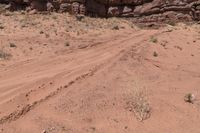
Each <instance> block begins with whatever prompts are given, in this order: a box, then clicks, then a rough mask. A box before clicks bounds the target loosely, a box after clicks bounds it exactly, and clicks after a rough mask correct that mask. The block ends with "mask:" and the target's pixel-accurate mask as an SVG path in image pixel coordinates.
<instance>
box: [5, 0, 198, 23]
mask: <svg viewBox="0 0 200 133" xmlns="http://www.w3.org/2000/svg"><path fill="white" fill-rule="evenodd" d="M4 1H8V2H9V3H10V6H9V9H10V10H17V9H28V10H33V9H35V10H38V11H45V10H46V11H60V12H70V13H72V14H84V15H91V16H101V17H112V16H117V17H120V16H121V17H134V18H143V17H144V18H145V19H148V21H155V20H156V19H157V20H156V21H162V20H163V19H167V18H171V19H182V20H187V21H190V20H200V1H199V0H4ZM155 18H156V19H155ZM145 19H143V20H144V21H146V20H145Z"/></svg>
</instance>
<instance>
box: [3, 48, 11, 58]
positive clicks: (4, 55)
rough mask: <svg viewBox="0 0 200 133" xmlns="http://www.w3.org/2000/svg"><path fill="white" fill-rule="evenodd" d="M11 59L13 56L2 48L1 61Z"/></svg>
mask: <svg viewBox="0 0 200 133" xmlns="http://www.w3.org/2000/svg"><path fill="white" fill-rule="evenodd" d="M10 57H11V54H9V53H7V52H5V50H4V49H3V48H2V49H0V59H3V60H6V59H9V58H10Z"/></svg>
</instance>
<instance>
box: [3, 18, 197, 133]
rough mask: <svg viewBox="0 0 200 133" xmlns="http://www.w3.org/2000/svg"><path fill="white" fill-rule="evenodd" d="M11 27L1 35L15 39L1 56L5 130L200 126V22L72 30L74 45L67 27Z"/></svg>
mask: <svg viewBox="0 0 200 133" xmlns="http://www.w3.org/2000/svg"><path fill="white" fill-rule="evenodd" d="M61 20H62V19H61ZM8 22H12V21H11V20H10V21H8ZM58 23H62V21H61V22H60V21H59V22H58ZM123 23H124V22H123ZM80 24H82V23H80ZM126 24H127V23H126ZM45 26H46V25H45ZM11 29H12V28H11ZM11 29H9V28H8V29H6V28H5V30H4V31H1V38H0V39H1V42H5V43H9V42H13V41H14V42H15V44H16V45H17V47H16V48H8V47H6V50H7V51H9V52H10V53H11V54H12V55H13V57H12V58H11V59H9V60H1V62H0V63H1V65H0V131H1V132H5V133H15V132H16V133H41V132H47V133H62V132H63V133H68V132H69V133H93V132H94V133H95V132H97V133H107V132H109V133H112V132H113V133H122V132H125V133H133V132H140V133H156V132H162V133H169V132H173V133H184V132H185V133H188V132H192V133H198V132H200V130H199V123H200V115H199V113H200V101H199V94H200V93H199V89H200V88H199V84H200V72H199V68H200V62H199V59H200V45H199V44H200V38H199V35H200V34H199V33H200V32H199V31H200V28H199V26H196V25H192V26H190V27H189V26H185V25H179V26H176V27H164V28H160V29H158V30H144V29H137V30H135V29H132V28H130V27H128V26H127V25H126V26H125V27H124V28H122V29H119V30H100V31H98V32H97V30H94V29H91V31H89V33H93V34H92V35H94V34H95V35H94V36H91V34H90V35H89V34H85V35H80V36H74V35H73V34H74V33H73V32H72V33H71V32H70V33H66V34H70V35H71V36H70V37H68V38H67V39H69V40H70V46H69V48H68V47H67V48H66V46H63V44H65V43H66V41H65V40H66V37H65V36H63V30H62V29H57V30H58V35H51V34H50V33H49V34H50V37H48V38H46V37H44V36H42V35H40V36H39V35H38V32H39V31H38V30H40V29H37V28H34V27H31V28H30V29H27V31H28V30H30V31H34V32H27V34H25V33H26V32H25V31H26V30H23V29H22V30H19V29H18V30H15V31H13V33H10V31H11ZM18 32H19V34H17V37H16V36H15V34H16V33H18ZM35 32H37V34H36V33H35ZM6 34H9V36H6ZM35 38H37V40H36V39H35ZM5 43H4V44H5ZM34 43H35V44H34ZM1 44H2V43H1ZM44 44H45V45H44ZM46 44H48V45H46ZM60 44H62V45H60ZM65 45H66V44H65ZM30 47H31V48H30ZM27 51H28V52H27ZM38 53H39V54H38ZM187 93H193V94H195V96H196V97H197V98H196V101H195V102H194V104H190V103H186V102H184V96H185V94H187ZM138 94H142V95H138ZM138 99H139V100H138ZM140 99H142V100H140ZM130 103H131V105H130ZM132 103H136V105H142V106H140V107H139V109H140V110H138V108H135V107H134V106H132ZM134 105H135V104H134ZM143 105H144V106H143ZM149 107H150V110H149V109H148V108H149ZM141 109H142V111H143V112H142V111H141ZM145 111H146V112H145ZM146 116H148V117H146ZM141 118H144V120H143V121H142V122H141V121H140V120H139V119H141Z"/></svg>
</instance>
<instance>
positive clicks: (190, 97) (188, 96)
mask: <svg viewBox="0 0 200 133" xmlns="http://www.w3.org/2000/svg"><path fill="white" fill-rule="evenodd" d="M194 100H195V96H194V94H192V93H188V94H186V95H185V97H184V101H185V102H188V103H194Z"/></svg>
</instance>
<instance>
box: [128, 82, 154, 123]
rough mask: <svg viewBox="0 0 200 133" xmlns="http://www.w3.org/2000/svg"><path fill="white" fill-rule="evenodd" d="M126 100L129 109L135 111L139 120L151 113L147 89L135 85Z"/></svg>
mask: <svg viewBox="0 0 200 133" xmlns="http://www.w3.org/2000/svg"><path fill="white" fill-rule="evenodd" d="M133 88H134V89H132V90H131V92H130V95H129V96H128V100H127V102H126V105H127V109H128V110H129V111H131V112H134V114H135V116H136V118H137V119H138V120H139V121H143V120H146V119H148V118H149V117H150V115H151V108H150V104H149V102H148V100H147V95H146V90H144V89H142V88H140V87H138V86H137V85H135V86H134V87H133Z"/></svg>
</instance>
